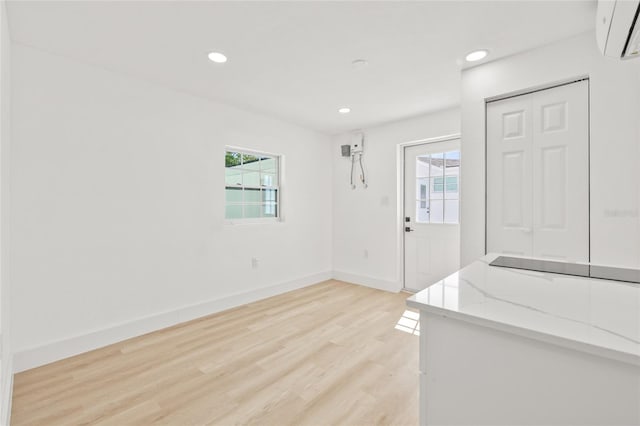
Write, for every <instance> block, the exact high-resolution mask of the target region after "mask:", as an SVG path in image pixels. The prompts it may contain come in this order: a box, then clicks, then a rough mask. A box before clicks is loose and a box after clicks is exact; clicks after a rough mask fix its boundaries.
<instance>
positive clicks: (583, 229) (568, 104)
mask: <svg viewBox="0 0 640 426" xmlns="http://www.w3.org/2000/svg"><path fill="white" fill-rule="evenodd" d="M588 90H589V89H588V82H587V81H581V82H578V83H573V84H569V85H566V86H560V87H556V88H554V89H550V90H542V91H540V92H536V93H534V94H533V95H531V96H532V98H533V168H534V170H535V171H537V176H534V185H533V206H534V210H533V227H534V238H533V252H532V255H533V256H534V257H544V258H550V259H562V260H567V261H571V262H588V261H589V121H588V120H589V99H588V96H589V95H588V94H589V91H588Z"/></svg>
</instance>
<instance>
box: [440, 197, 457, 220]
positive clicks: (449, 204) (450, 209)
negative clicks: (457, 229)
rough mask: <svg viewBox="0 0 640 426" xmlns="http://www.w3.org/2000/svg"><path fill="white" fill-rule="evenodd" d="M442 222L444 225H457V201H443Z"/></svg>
mask: <svg viewBox="0 0 640 426" xmlns="http://www.w3.org/2000/svg"><path fill="white" fill-rule="evenodd" d="M444 203H445V204H444V222H445V223H458V220H459V217H460V212H459V208H460V201H458V200H445V202H444Z"/></svg>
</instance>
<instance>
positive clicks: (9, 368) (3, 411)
mask: <svg viewBox="0 0 640 426" xmlns="http://www.w3.org/2000/svg"><path fill="white" fill-rule="evenodd" d="M5 363H6V365H5ZM5 374H6V375H8V376H9V377H8V378H7V380H5V379H4V377H3V378H2V383H6V385H5V386H6V387H5V388H4V389H0V392H1V393H2V399H1V400H0V425H2V426H9V424H10V423H11V402H12V401H13V363H12V359H11V357H9V359H8V360H2V375H3V376H4V375H5Z"/></svg>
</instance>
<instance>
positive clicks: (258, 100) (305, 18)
mask: <svg viewBox="0 0 640 426" xmlns="http://www.w3.org/2000/svg"><path fill="white" fill-rule="evenodd" d="M595 10H596V2H595V0H594V1H550V2H546V1H471V2H460V1H453V2H446V1H438V2H436V1H433V2H399V1H386V2H384V1H383V2H266V1H261V2H239V1H232V2H204V1H199V2H186V1H173V2H154V1H114V2H94V1H70V2H57V1H46V2H34V1H13V2H11V1H10V2H8V17H9V26H10V30H11V36H12V38H13V39H14V41H17V42H19V43H23V44H26V45H30V46H33V47H37V48H40V49H43V50H46V51H49V52H52V53H56V54H60V55H65V56H67V57H71V58H74V59H77V60H80V61H83V62H87V63H91V64H95V65H99V66H103V67H105V68H108V69H111V70H116V71H119V72H123V73H127V74H129V75H131V76H136V77H140V78H144V79H146V80H150V81H153V82H155V83H158V84H161V85H164V86H168V87H171V88H174V89H178V90H183V91H186V92H189V93H192V94H194V95H197V96H203V97H207V98H209V99H212V100H216V101H222V102H225V103H229V104H232V105H235V106H238V107H241V108H244V109H248V110H252V111H257V112H261V113H265V114H268V115H271V116H275V117H278V118H280V119H284V120H286V121H289V122H293V123H296V124H299V125H302V126H305V127H308V128H312V129H315V130H318V131H321V132H324V133H329V134H334V133H338V132H342V131H347V130H353V129H357V128H365V127H370V126H372V125H376V124H380V123H384V122H389V121H393V120H397V119H401V118H406V117H411V116H416V115H419V114H423V113H427V112H431V111H435V110H438V109H443V108H447V107H451V106H455V105H457V104H459V101H460V70H461V68H462V64H463V61H462V58H463V57H464V55H465V54H466V53H468V52H469V51H471V50H474V49H479V48H485V49H489V50H490V52H491V53H490V55H489V57H488V58H486V59H485V61H487V60H493V59H496V58H499V57H503V56H507V55H511V54H513V53H515V52H519V51H523V50H527V49H530V48H533V47H536V46H540V45H544V44H547V43H550V42H553V41H555V40H560V39H563V38H567V37H570V36H572V35H576V34H579V33H583V32H585V31H589V30H592V29H593V28H594V24H595ZM594 43H595V41H594ZM210 51H220V52H223V53H225V54H226V55H227V56H228V58H229V60H228V62H227V63H226V64H223V65H221V64H214V63H212V62H210V61H209V60H208V59H207V53H208V52H210ZM361 58H363V59H366V60H367V61H368V66H366V67H363V68H354V67H353V66H352V64H351V63H352V61H353V60H355V59H361ZM343 106H347V107H350V108H351V109H352V112H351V113H350V114H339V113H338V112H337V109H338V108H340V107H343Z"/></svg>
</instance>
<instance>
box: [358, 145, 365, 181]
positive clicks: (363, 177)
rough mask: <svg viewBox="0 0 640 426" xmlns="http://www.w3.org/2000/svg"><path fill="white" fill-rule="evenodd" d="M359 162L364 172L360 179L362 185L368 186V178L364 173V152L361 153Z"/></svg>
mask: <svg viewBox="0 0 640 426" xmlns="http://www.w3.org/2000/svg"><path fill="white" fill-rule="evenodd" d="M358 162H359V163H360V171H361V172H362V174H361V175H360V181H361V182H362V186H364V187H365V188H366V187H367V179H366V177H365V174H364V166H363V165H362V153H360V156H359V157H358Z"/></svg>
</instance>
